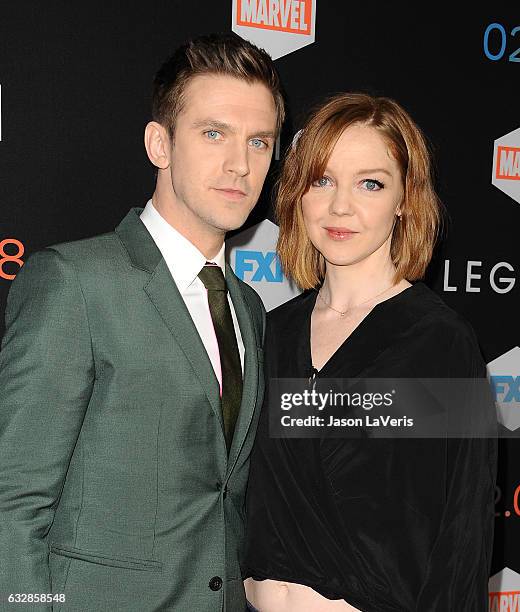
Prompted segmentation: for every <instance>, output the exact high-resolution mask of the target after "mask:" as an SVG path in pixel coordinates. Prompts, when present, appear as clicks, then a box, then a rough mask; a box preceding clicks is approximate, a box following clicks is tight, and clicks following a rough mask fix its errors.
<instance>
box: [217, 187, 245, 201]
mask: <svg viewBox="0 0 520 612" xmlns="http://www.w3.org/2000/svg"><path fill="white" fill-rule="evenodd" d="M214 189H215V191H217V192H219V193H220V194H222V195H223V196H225V197H226V198H228V199H230V200H241V199H242V198H244V197H245V196H246V194H245V193H244V192H243V191H242V190H241V189H233V188H232V187H215V188H214Z"/></svg>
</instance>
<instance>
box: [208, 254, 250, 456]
mask: <svg viewBox="0 0 520 612" xmlns="http://www.w3.org/2000/svg"><path fill="white" fill-rule="evenodd" d="M199 278H200V280H201V281H202V282H203V283H204V286H205V287H206V289H207V290H208V302H209V310H210V313H211V319H212V321H213V327H214V329H215V335H216V336H217V342H218V350H219V353H220V367H221V370H222V398H221V402H222V416H223V418H224V434H225V437H226V445H227V450H228V453H229V449H230V448H231V441H232V440H233V432H234V431H235V423H236V421H237V417H238V413H239V411H240V402H241V400H242V367H241V364H240V353H239V352H238V344H237V339H236V335H235V327H234V325H233V319H232V318H231V310H230V308H229V303H228V299H227V286H226V279H225V278H224V274H223V273H222V270H221V269H220V266H218V265H216V264H211V263H208V262H206V265H205V266H204V267H203V268H202V270H201V271H200V272H199Z"/></svg>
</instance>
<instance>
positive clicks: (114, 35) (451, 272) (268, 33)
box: [0, 0, 520, 612]
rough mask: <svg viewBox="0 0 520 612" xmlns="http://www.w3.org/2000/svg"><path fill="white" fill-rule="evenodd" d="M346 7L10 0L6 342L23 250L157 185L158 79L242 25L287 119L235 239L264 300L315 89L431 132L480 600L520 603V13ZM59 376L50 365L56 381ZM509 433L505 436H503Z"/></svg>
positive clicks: (4, 185) (4, 70) (104, 220)
mask: <svg viewBox="0 0 520 612" xmlns="http://www.w3.org/2000/svg"><path fill="white" fill-rule="evenodd" d="M380 4H381V6H379V5H378V4H377V3H354V2H344V1H340V0H299V1H298V0H212V1H209V0H206V1H204V0H201V1H192V2H185V1H181V0H168V1H164V0H157V1H155V2H153V3H149V2H132V3H120V2H111V1H110V0H109V1H107V2H96V1H94V2H85V3H81V2H74V3H71V2H61V1H55V2H52V3H47V2H45V3H43V2H36V1H34V2H23V3H19V2H16V3H15V2H4V3H2V7H1V8H0V44H1V52H0V167H1V171H0V184H1V188H0V198H1V202H0V314H1V315H2V317H1V319H2V323H1V324H0V336H1V335H2V334H3V330H4V327H3V311H4V307H5V301H6V297H7V293H8V291H9V287H10V284H11V282H12V280H13V279H14V278H15V277H16V274H17V272H18V270H19V269H20V267H21V266H22V265H23V263H24V261H26V259H27V257H28V256H29V255H30V254H31V253H33V252H34V251H36V250H38V249H40V248H42V247H44V246H47V245H51V244H54V243H57V242H63V241H69V240H75V239H79V238H83V237H87V236H91V235H94V234H99V233H102V232H106V231H111V230H112V229H113V228H114V227H115V226H116V225H117V224H118V223H119V221H120V220H121V219H122V217H123V216H124V215H125V213H126V212H127V211H128V209H129V208H130V207H132V206H144V204H145V203H146V201H147V200H148V198H149V197H150V195H151V193H152V191H153V187H154V181H155V174H154V169H153V167H152V166H151V164H150V163H149V162H148V159H147V157H146V153H145V150H144V147H143V129H144V126H145V125H146V122H147V121H148V120H149V118H150V110H149V100H150V92H151V84H152V79H153V75H154V73H155V71H156V70H157V68H158V67H159V65H160V64H161V63H162V61H163V60H164V59H165V58H166V57H167V56H168V55H169V54H170V52H171V51H172V50H173V49H174V48H175V47H176V46H177V45H178V44H180V43H181V42H183V41H184V40H186V39H187V38H189V37H192V36H196V35H199V34H205V33H209V32H213V31H230V30H232V31H235V32H236V33H237V34H239V35H240V36H242V37H244V38H247V39H249V40H251V41H253V42H255V43H256V44H258V45H259V46H261V47H263V48H265V49H266V50H267V51H269V53H270V54H271V56H272V57H273V58H274V59H275V61H276V65H277V67H278V70H279V72H280V75H281V78H282V81H283V84H284V88H285V90H286V92H287V100H288V119H287V122H286V125H285V127H284V130H283V133H282V136H281V139H280V141H279V143H277V149H276V154H275V158H276V159H274V161H273V164H272V171H271V172H270V174H269V176H268V180H267V181H266V185H265V188H264V191H263V193H262V197H261V200H260V202H259V204H258V205H257V207H256V209H255V210H254V212H253V213H252V215H251V216H250V218H249V219H248V222H247V224H246V225H245V226H244V228H242V229H241V230H240V231H238V232H236V233H235V234H234V235H232V236H230V237H229V238H228V249H227V250H228V257H229V260H230V263H231V265H232V266H233V268H234V270H235V272H236V273H237V275H238V276H239V277H240V278H242V279H243V280H245V281H246V282H248V283H250V284H251V285H252V286H253V287H254V288H255V289H256V290H257V291H258V292H259V293H260V295H261V296H262V299H263V300H264V303H265V305H266V308H267V309H271V308H273V307H275V306H277V305H278V304H280V303H283V302H284V301H286V300H287V299H289V298H291V297H292V296H293V295H295V294H297V293H298V290H297V288H296V287H294V286H293V285H291V283H289V282H288V281H287V279H285V278H284V276H283V274H282V271H281V269H280V265H279V262H278V261H277V258H276V256H275V252H274V248H275V244H276V238H277V234H278V228H277V226H276V223H275V220H274V218H273V215H272V206H271V191H272V184H273V181H274V178H275V176H276V172H277V169H278V167H279V161H280V158H281V157H283V152H284V150H285V149H286V147H287V146H288V144H289V143H290V142H291V139H292V138H293V136H294V134H295V133H296V131H297V130H298V129H299V126H300V125H301V121H302V119H303V117H304V115H305V112H306V111H307V110H308V109H309V108H310V107H311V106H312V105H313V104H314V103H316V102H318V101H319V100H320V99H322V98H323V97H324V96H326V95H329V94H332V93H335V92H339V91H347V90H349V91H364V92H368V93H371V94H374V95H384V96H389V97H392V98H395V99H396V100H397V101H398V102H400V103H401V104H402V105H403V106H404V107H405V108H406V109H407V110H408V111H409V112H410V113H411V115H412V116H413V117H414V119H415V120H416V122H417V123H418V124H419V125H420V126H421V128H422V129H423V130H424V132H425V133H426V135H427V137H428V138H429V140H430V143H431V146H432V150H433V153H434V157H435V171H436V185H437V190H438V193H439V195H440V197H441V199H442V200H443V202H444V204H445V205H446V208H447V210H448V213H449V217H450V222H449V224H448V227H447V231H446V235H445V238H444V239H443V241H442V244H441V245H440V246H439V248H438V249H437V251H436V254H435V257H434V260H433V261H432V264H431V265H430V268H429V270H428V274H427V277H426V279H425V281H426V282H427V284H428V285H429V286H430V287H431V288H433V289H434V290H435V291H436V292H437V293H438V294H439V295H440V296H441V297H442V298H443V299H444V300H445V301H446V302H447V303H448V304H449V305H450V306H451V307H452V308H454V309H455V310H457V311H458V312H460V313H461V314H462V315H463V316H465V317H466V318H467V319H469V321H470V322H471V324H472V325H473V327H474V328H475V330H476V332H477V335H478V338H479V341H480V344H481V348H482V353H483V355H484V357H485V359H486V362H487V363H488V368H489V374H490V376H491V377H493V381H494V383H495V384H494V388H495V392H496V399H497V411H498V415H499V420H500V423H501V424H500V428H501V432H500V433H501V434H502V438H503V439H501V441H500V464H499V476H498V486H497V489H496V498H495V503H496V519H495V520H496V524H495V548H494V555H493V561H492V572H491V577H490V583H489V590H490V610H492V611H497V612H505V611H512V610H517V609H520V443H519V441H518V440H517V439H516V437H517V434H518V433H519V432H520V330H519V324H518V323H519V312H520V309H519V304H520V299H519V297H520V279H519V273H520V261H519V259H520V257H519V243H520V113H519V112H518V108H519V103H518V96H519V92H520V8H518V7H517V8H516V9H514V8H513V4H514V3H511V6H510V8H509V9H508V12H506V11H503V10H501V9H498V8H497V9H496V10H493V3H489V5H486V4H484V5H483V6H482V7H481V8H480V9H477V8H475V7H473V8H472V10H471V11H469V12H467V13H466V14H464V17H463V18H459V17H457V18H455V16H454V13H453V12H451V11H449V9H448V7H443V6H442V5H440V6H439V8H436V7H433V6H432V7H431V8H429V7H428V8H424V7H421V10H420V11H419V10H418V9H415V8H414V7H413V6H409V7H405V6H399V5H396V6H394V5H393V4H390V3H384V4H383V3H380ZM57 374H58V373H57ZM504 438H505V439H504Z"/></svg>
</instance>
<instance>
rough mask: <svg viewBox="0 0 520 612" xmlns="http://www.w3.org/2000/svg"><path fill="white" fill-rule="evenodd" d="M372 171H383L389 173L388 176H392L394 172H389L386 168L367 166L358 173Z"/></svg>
mask: <svg viewBox="0 0 520 612" xmlns="http://www.w3.org/2000/svg"><path fill="white" fill-rule="evenodd" d="M372 172H383V173H384V174H388V176H390V177H391V176H392V173H391V172H389V171H388V170H387V169H386V168H366V169H363V170H358V172H356V174H371V173H372Z"/></svg>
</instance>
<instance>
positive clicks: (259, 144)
mask: <svg viewBox="0 0 520 612" xmlns="http://www.w3.org/2000/svg"><path fill="white" fill-rule="evenodd" d="M251 142H252V143H253V147H255V149H262V148H263V147H266V146H267V145H266V144H265V142H264V141H263V140H260V138H253V139H252V140H251Z"/></svg>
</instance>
